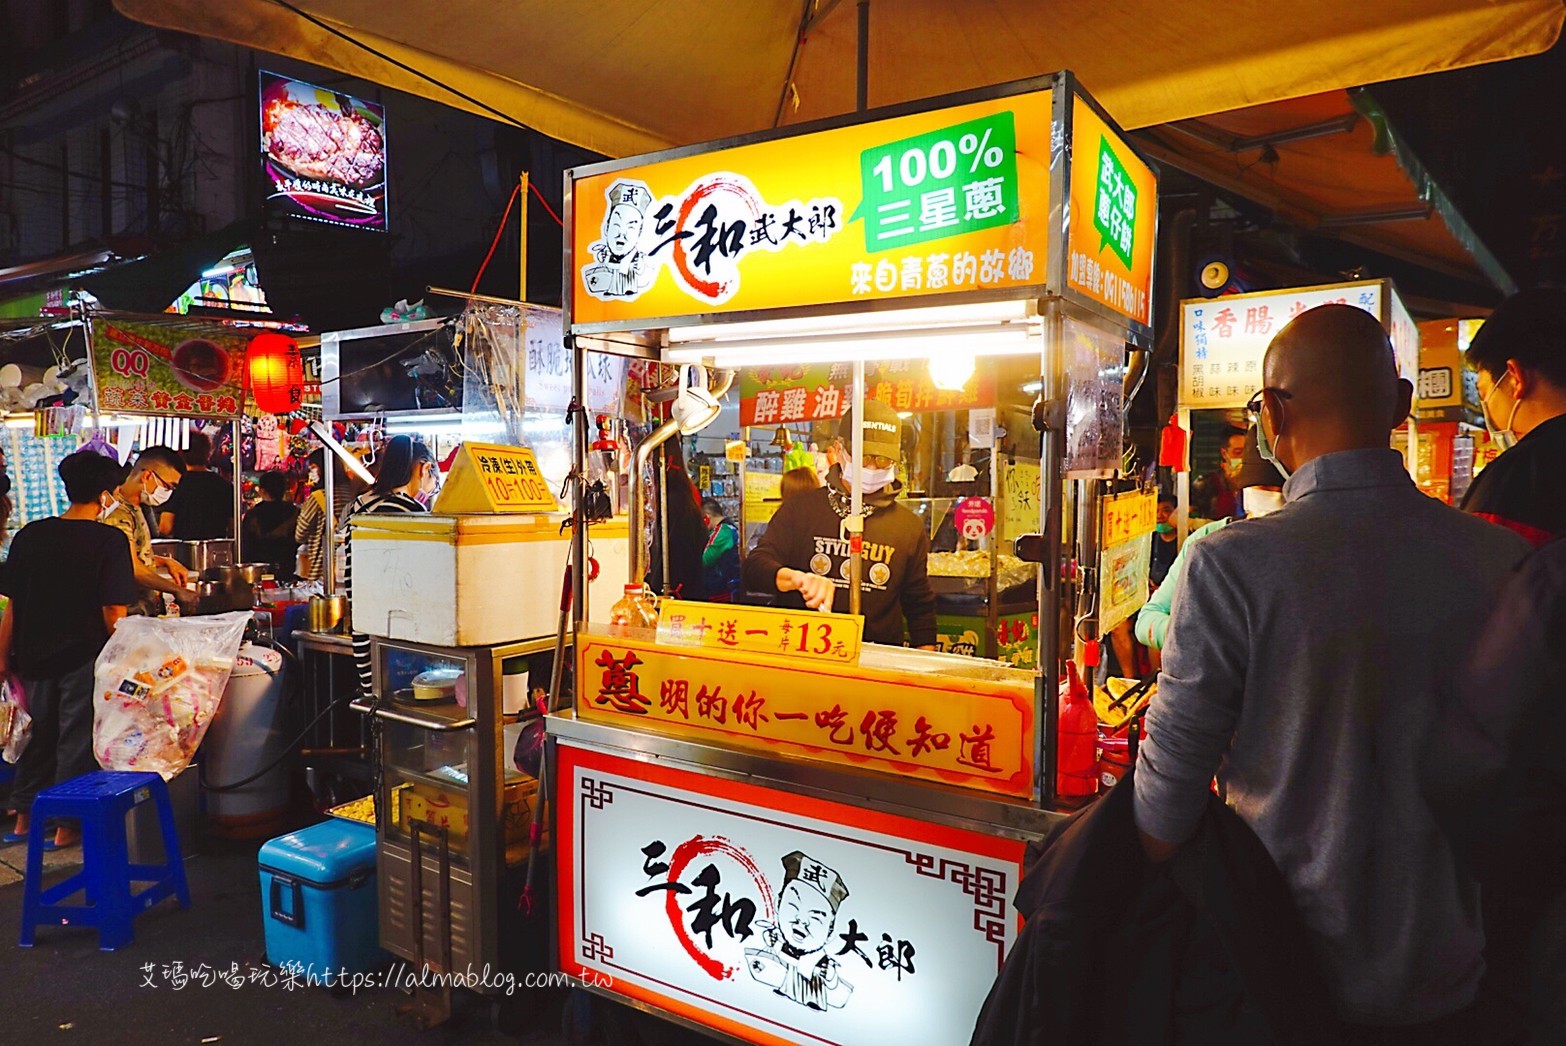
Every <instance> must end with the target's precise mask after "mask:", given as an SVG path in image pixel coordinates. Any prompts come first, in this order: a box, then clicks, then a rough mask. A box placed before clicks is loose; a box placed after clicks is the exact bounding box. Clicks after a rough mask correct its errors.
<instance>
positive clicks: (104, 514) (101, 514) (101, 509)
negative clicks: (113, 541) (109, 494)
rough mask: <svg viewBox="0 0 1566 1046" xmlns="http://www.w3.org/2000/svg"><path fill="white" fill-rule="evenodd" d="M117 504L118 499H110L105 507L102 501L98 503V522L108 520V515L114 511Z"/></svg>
mask: <svg viewBox="0 0 1566 1046" xmlns="http://www.w3.org/2000/svg"><path fill="white" fill-rule="evenodd" d="M119 503H120V499H119V498H110V499H109V503H108V504H107V505H105V504H104V503H103V502H102V501H100V502H98V518H99V519H100V520H103V519H108V518H109V515H110V514H111V513H112V512H113V511H114V506H116V505H118V504H119Z"/></svg>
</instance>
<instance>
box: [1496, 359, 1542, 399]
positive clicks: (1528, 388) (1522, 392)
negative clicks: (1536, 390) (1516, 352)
mask: <svg viewBox="0 0 1566 1046" xmlns="http://www.w3.org/2000/svg"><path fill="white" fill-rule="evenodd" d="M1502 377H1508V378H1511V379H1512V397H1513V398H1514V399H1522V398H1523V397H1525V396H1527V395H1528V393H1530V392H1532V391H1533V385H1534V381H1533V374H1532V372H1530V371H1529V370H1528V369H1527V368H1526V367H1524V366H1523V365H1522V364H1521V363H1518V362H1517V361H1516V360H1507V361H1506V370H1505V371H1504V372H1502Z"/></svg>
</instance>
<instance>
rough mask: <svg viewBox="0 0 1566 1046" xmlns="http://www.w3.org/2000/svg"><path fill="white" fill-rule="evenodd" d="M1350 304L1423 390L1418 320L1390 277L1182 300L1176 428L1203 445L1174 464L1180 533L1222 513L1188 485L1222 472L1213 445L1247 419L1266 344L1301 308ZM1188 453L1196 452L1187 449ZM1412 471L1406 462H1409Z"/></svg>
mask: <svg viewBox="0 0 1566 1046" xmlns="http://www.w3.org/2000/svg"><path fill="white" fill-rule="evenodd" d="M1330 304H1341V305H1352V306H1354V307H1356V308H1360V309H1364V310H1365V311H1366V312H1368V313H1370V314H1371V315H1372V316H1374V317H1375V318H1376V319H1377V320H1378V321H1380V323H1381V326H1382V328H1383V329H1384V330H1385V331H1386V332H1387V338H1388V340H1389V341H1391V343H1392V351H1393V353H1394V355H1395V356H1396V358H1397V367H1398V373H1399V374H1400V375H1401V376H1402V377H1404V378H1406V379H1407V380H1408V381H1409V382H1410V383H1413V384H1414V386H1415V396H1416V403H1417V402H1418V398H1419V397H1420V396H1421V395H1422V391H1423V390H1422V389H1421V387H1420V384H1419V375H1420V367H1421V364H1420V347H1419V346H1420V328H1419V326H1418V325H1416V324H1415V323H1414V321H1413V319H1412V318H1411V317H1410V316H1409V314H1408V309H1407V308H1405V307H1404V305H1403V302H1402V299H1400V298H1399V297H1398V294H1397V289H1396V287H1394V286H1393V284H1392V281H1391V280H1361V281H1358V282H1355V283H1335V284H1327V285H1322V286H1316V287H1294V288H1289V289H1286V290H1277V291H1258V292H1255V293H1252V294H1226V295H1221V296H1219V297H1215V298H1191V299H1187V300H1186V301H1183V302H1181V303H1180V390H1179V397H1178V399H1177V406H1178V408H1179V413H1178V415H1177V421H1178V424H1179V426H1180V428H1182V429H1184V430H1185V432H1186V433H1187V434H1190V436H1191V437H1192V438H1191V439H1189V440H1188V447H1195V448H1197V449H1198V450H1199V451H1200V450H1203V449H1205V450H1206V451H1207V453H1206V456H1205V458H1203V460H1200V461H1193V460H1187V461H1186V462H1185V463H1184V467H1183V468H1182V469H1180V470H1179V471H1178V472H1177V480H1176V484H1177V490H1176V493H1177V495H1178V499H1179V500H1178V504H1179V525H1180V538H1181V540H1184V538H1185V535H1186V534H1187V533H1189V532H1190V531H1191V530H1194V529H1196V527H1197V526H1198V525H1200V523H1201V522H1206V521H1208V520H1210V519H1213V518H1221V517H1222V516H1223V515H1226V514H1228V513H1225V512H1218V513H1216V514H1202V513H1200V512H1199V511H1198V509H1199V508H1200V506H1199V505H1197V504H1196V501H1197V499H1196V498H1193V493H1194V491H1193V485H1194V484H1196V483H1201V482H1203V481H1205V482H1206V483H1207V484H1208V485H1209V486H1211V487H1213V488H1218V489H1222V488H1223V486H1224V483H1225V477H1223V476H1221V475H1219V474H1218V473H1217V472H1216V471H1214V472H1212V473H1208V474H1207V475H1205V476H1203V475H1199V474H1200V473H1203V472H1205V471H1206V467H1207V466H1216V465H1217V457H1218V456H1217V454H1216V452H1215V448H1216V446H1217V445H1218V444H1219V443H1221V442H1222V440H1223V438H1224V437H1225V436H1226V435H1228V434H1230V433H1234V432H1244V431H1245V429H1246V427H1247V425H1248V424H1249V421H1248V419H1247V418H1246V417H1245V411H1244V407H1245V405H1246V404H1247V403H1248V402H1249V401H1250V399H1251V397H1252V396H1254V395H1255V394H1256V392H1257V391H1258V390H1259V389H1260V388H1261V387H1262V364H1263V361H1264V359H1265V358H1266V355H1267V346H1268V345H1269V344H1270V343H1271V342H1272V339H1273V336H1274V335H1276V334H1277V333H1278V332H1279V331H1280V330H1282V329H1283V327H1284V326H1285V325H1286V324H1287V323H1288V322H1289V321H1290V320H1292V319H1293V318H1294V317H1296V316H1298V315H1299V314H1300V313H1302V312H1304V311H1305V310H1306V309H1313V308H1315V307H1316V306H1318V305H1330ZM1402 438H1403V441H1404V444H1405V446H1409V447H1412V446H1417V442H1416V441H1417V439H1418V432H1417V423H1412V424H1410V426H1408V428H1407V429H1405V430H1404V431H1403V433H1402ZM1191 456H1192V457H1194V455H1191ZM1410 471H1411V474H1412V467H1411V469H1410Z"/></svg>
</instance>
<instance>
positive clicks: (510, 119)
mask: <svg viewBox="0 0 1566 1046" xmlns="http://www.w3.org/2000/svg"><path fill="white" fill-rule="evenodd" d="M272 3H274V4H276V5H277V6H278V7H281V8H283V9H284V10H287V11H292V12H293V13H294V14H295V15H297V16H298V17H300V18H302V19H304V20H305V21H306V22H309V23H310V24H311V25H313V26H315V27H316V28H317V29H320V30H321V31H323V32H326V33H330V34H331V35H332V36H335V37H337V38H338V39H339V40H343V41H346V42H347V43H350V44H352V45H353V46H355V47H357V48H359V49H360V50H362V51H367V52H369V53H370V54H372V55H374V56H375V57H377V58H379V59H380V60H381V61H383V62H385V63H387V64H388V65H393V66H396V67H397V68H398V69H401V70H402V71H403V72H405V73H409V74H411V75H413V76H416V77H418V78H419V79H420V80H423V81H425V82H426V83H431V84H434V85H435V86H436V87H439V88H440V89H441V90H442V91H445V92H447V93H448V94H453V95H456V96H457V97H458V98H461V99H462V100H463V101H465V102H468V103H469V104H471V105H476V106H478V107H479V108H480V109H482V110H484V111H485V112H486V113H489V114H490V115H491V116H493V117H494V118H495V119H497V120H502V121H504V122H505V123H508V124H511V125H512V126H513V127H520V128H522V129H523V130H532V128H530V127H528V126H527V124H525V123H523V122H522V121H521V120H518V119H517V118H516V117H515V116H511V115H510V114H508V113H503V112H501V111H500V110H499V109H496V108H495V107H494V106H492V105H489V104H487V103H485V102H481V101H479V100H478V99H477V98H474V97H473V96H472V95H470V94H466V93H464V92H462V91H459V90H457V89H456V88H455V87H452V86H451V85H450V84H448V83H442V82H441V81H440V80H437V79H435V77H433V76H431V75H430V74H429V73H426V72H423V71H422V70H419V69H415V68H414V67H413V66H411V65H409V64H408V63H406V62H402V61H398V60H397V59H395V58H393V57H392V56H391V55H389V54H386V53H385V52H384V51H378V50H376V49H375V48H373V47H371V46H370V45H369V44H367V43H365V42H364V41H362V40H355V39H354V38H353V37H352V36H350V35H348V34H347V33H345V32H343V31H342V30H341V29H338V28H337V27H336V26H334V25H332V24H331V23H329V22H326V21H323V20H322V19H320V18H317V17H316V16H315V15H312V14H310V13H309V12H308V11H302V10H300V9H299V8H297V7H295V6H294V5H293V4H291V3H288V0H272Z"/></svg>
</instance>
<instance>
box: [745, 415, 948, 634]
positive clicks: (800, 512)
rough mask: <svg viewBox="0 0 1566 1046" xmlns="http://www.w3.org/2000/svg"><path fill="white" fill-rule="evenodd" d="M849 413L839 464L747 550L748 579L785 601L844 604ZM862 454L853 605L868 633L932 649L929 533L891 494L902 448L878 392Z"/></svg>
mask: <svg viewBox="0 0 1566 1046" xmlns="http://www.w3.org/2000/svg"><path fill="white" fill-rule="evenodd" d="M853 424H854V419H853V415H852V414H849V415H848V416H846V417H845V418H844V419H843V421H842V423H841V425H840V426H839V428H838V438H837V442H836V443H835V444H834V452H835V455H836V457H837V459H838V461H839V464H836V465H833V466H832V468H831V471H829V472H828V473H827V479H826V485H825V486H823V487H819V488H817V489H815V490H810V491H806V492H805V493H803V494H796V495H795V496H794V497H792V498H789V499H788V500H787V501H785V502H783V503H782V504H781V505H780V506H779V507H778V510H777V514H776V515H774V516H773V517H772V520H771V522H770V523H769V524H768V525H767V532H766V533H765V534H763V535H762V537H761V540H760V541H759V542H758V543H757V545H756V548H755V551H753V552H752V553H751V554H750V555H749V556H748V557H746V559H745V566H744V571H743V574H744V581H745V588H746V590H747V591H751V592H779V593H783V594H784V598H783V599H782V600H780V601H779V602H780V605H783V606H804V607H809V608H810V609H812V610H814V609H817V608H820V607H823V606H828V605H830V606H831V608H832V609H833V610H835V611H837V612H839V613H847V612H848V573H849V554H848V537H847V534H846V532H845V531H844V529H843V521H844V519H846V518H847V516H848V515H849V513H850V512H851V511H852V504H851V494H850V493H849V487H848V484H849V482H850V480H851V478H852V476H853V474H854V469H853V462H852V460H851V459H850V457H849V447H851V446H852V444H853ZM863 444H864V457H865V460H864V462H863V463H862V464H863V466H864V467H863V468H862V469H861V470H860V474H861V481H860V482H861V486H860V489H861V490H862V491H863V497H864V511H865V523H864V559H863V564H864V574H863V589H862V600H861V604H860V609H861V610H862V611H863V613H864V618H865V640H866V641H867V642H871V643H886V644H889V645H892V646H901V645H903V639H904V626H905V623H906V628H907V632H906V634H907V640H908V645H909V646H915V647H919V648H920V649H924V650H934V649H935V591H934V590H933V589H932V588H931V587H930V578H929V575H928V574H927V573H926V567H927V564H928V560H929V557H930V534H929V531H928V530H927V529H926V527H925V524H924V522H923V521H922V520H921V519H920V518H919V517H918V516H916V515H914V514H913V513H912V512H910V511H909V510H908V509H906V508H904V507H903V506H901V505H899V504H897V496H898V495H899V494H901V493H902V490H903V485H902V483H901V482H900V481H899V480H898V479H897V461H898V458H899V456H900V455H901V453H902V422H901V421H900V420H899V419H898V417H897V412H896V411H895V410H893V409H892V408H891V407H889V406H887V405H886V404H885V403H882V402H881V401H880V400H874V399H869V400H866V401H865V424H864V436H863Z"/></svg>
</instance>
